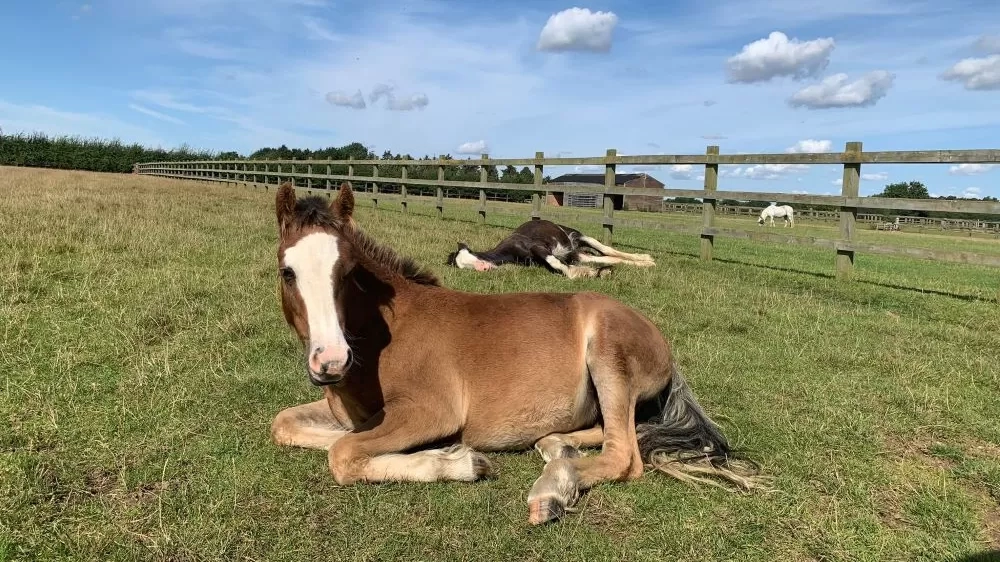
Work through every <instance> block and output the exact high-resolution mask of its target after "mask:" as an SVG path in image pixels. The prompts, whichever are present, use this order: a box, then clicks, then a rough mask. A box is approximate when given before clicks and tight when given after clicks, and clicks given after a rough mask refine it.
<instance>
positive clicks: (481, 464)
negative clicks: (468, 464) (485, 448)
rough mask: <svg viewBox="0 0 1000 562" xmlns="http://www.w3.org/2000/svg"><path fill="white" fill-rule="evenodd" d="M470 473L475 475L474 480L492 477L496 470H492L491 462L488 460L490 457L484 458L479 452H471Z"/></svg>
mask: <svg viewBox="0 0 1000 562" xmlns="http://www.w3.org/2000/svg"><path fill="white" fill-rule="evenodd" d="M472 474H474V475H475V479H476V480H479V479H481V478H493V477H495V476H496V475H497V474H496V471H494V470H493V464H492V463H491V462H490V459H488V458H486V455H484V454H482V453H480V452H474V453H472Z"/></svg>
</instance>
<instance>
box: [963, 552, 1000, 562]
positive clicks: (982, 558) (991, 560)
mask: <svg viewBox="0 0 1000 562" xmlns="http://www.w3.org/2000/svg"><path fill="white" fill-rule="evenodd" d="M956 562H1000V550H986V551H983V552H980V553H978V554H970V555H969V556H963V557H961V558H957V559H956Z"/></svg>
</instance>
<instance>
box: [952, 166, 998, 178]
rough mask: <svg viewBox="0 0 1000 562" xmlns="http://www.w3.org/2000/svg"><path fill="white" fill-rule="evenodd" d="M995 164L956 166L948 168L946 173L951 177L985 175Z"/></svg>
mask: <svg viewBox="0 0 1000 562" xmlns="http://www.w3.org/2000/svg"><path fill="white" fill-rule="evenodd" d="M994 166H995V164H957V165H955V166H951V167H949V168H948V173H949V174H951V175H953V176H975V175H979V174H985V173H986V172H988V171H990V170H992V169H993V167H994Z"/></svg>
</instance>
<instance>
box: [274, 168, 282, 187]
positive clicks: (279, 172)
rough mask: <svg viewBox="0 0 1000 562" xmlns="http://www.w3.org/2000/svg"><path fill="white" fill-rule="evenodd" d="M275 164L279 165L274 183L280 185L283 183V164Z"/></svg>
mask: <svg viewBox="0 0 1000 562" xmlns="http://www.w3.org/2000/svg"><path fill="white" fill-rule="evenodd" d="M275 166H277V168H276V175H275V176H274V185H276V186H279V185H281V164H275Z"/></svg>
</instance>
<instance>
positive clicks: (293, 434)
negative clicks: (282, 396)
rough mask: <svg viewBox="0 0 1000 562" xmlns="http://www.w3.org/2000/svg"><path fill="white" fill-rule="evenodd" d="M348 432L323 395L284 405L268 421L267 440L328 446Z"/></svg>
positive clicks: (302, 445) (304, 445)
mask: <svg viewBox="0 0 1000 562" xmlns="http://www.w3.org/2000/svg"><path fill="white" fill-rule="evenodd" d="M348 433H349V431H348V430H347V428H345V427H342V426H341V425H340V424H339V423H337V420H336V419H334V417H333V414H332V413H331V412H330V406H329V404H328V403H327V401H326V399H325V398H322V399H320V400H316V401H315V402H310V403H308V404H301V405H299V406H292V407H291V408H285V409H284V410H282V411H281V412H278V415H277V416H275V417H274V421H272V422H271V440H272V441H274V443H276V444H278V445H282V446H287V447H304V448H307V449H329V448H330V447H331V446H332V445H333V444H334V443H336V442H337V441H338V440H339V439H340V438H341V437H343V436H345V435H347V434H348Z"/></svg>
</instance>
